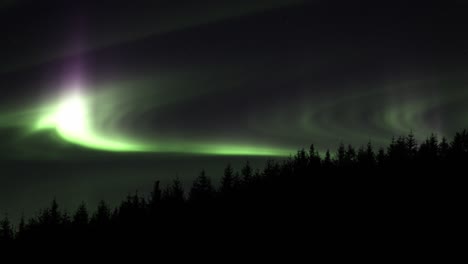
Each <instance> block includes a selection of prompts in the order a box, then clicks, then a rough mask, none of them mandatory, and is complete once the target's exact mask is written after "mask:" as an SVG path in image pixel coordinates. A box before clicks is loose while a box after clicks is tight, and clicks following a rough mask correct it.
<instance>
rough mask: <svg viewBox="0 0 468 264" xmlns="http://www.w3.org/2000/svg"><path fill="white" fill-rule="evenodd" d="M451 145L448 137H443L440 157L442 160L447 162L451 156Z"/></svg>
mask: <svg viewBox="0 0 468 264" xmlns="http://www.w3.org/2000/svg"><path fill="white" fill-rule="evenodd" d="M449 151H450V145H449V143H448V141H447V138H446V137H443V138H442V140H441V141H440V143H439V157H440V159H441V160H443V161H445V160H446V159H447V157H448V156H449Z"/></svg>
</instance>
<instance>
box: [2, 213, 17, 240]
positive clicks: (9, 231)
mask: <svg viewBox="0 0 468 264" xmlns="http://www.w3.org/2000/svg"><path fill="white" fill-rule="evenodd" d="M13 237H14V234H13V228H12V227H11V223H10V220H9V219H8V216H5V217H4V218H3V219H2V220H1V221H0V243H7V242H10V241H12V240H13Z"/></svg>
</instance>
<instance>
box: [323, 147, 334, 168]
mask: <svg viewBox="0 0 468 264" xmlns="http://www.w3.org/2000/svg"><path fill="white" fill-rule="evenodd" d="M332 166H333V161H332V158H331V154H330V150H329V149H327V152H326V153H325V158H324V159H323V167H324V168H328V169H329V168H331V167H332Z"/></svg>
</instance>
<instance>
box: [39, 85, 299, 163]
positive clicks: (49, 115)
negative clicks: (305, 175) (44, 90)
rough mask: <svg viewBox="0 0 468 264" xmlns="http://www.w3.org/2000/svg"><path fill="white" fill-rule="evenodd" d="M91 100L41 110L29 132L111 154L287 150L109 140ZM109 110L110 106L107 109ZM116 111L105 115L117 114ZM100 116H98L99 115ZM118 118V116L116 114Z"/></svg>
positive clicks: (75, 98)
mask: <svg viewBox="0 0 468 264" xmlns="http://www.w3.org/2000/svg"><path fill="white" fill-rule="evenodd" d="M91 105H92V100H91V99H90V98H89V97H86V96H83V95H82V94H80V93H76V92H75V93H73V94H70V95H67V96H66V97H64V98H62V99H61V100H60V101H59V102H58V103H56V104H54V105H52V106H50V107H47V108H44V109H47V110H45V111H43V112H44V113H42V114H41V115H40V117H39V118H38V120H37V121H36V123H35V124H34V126H33V128H32V129H31V131H32V132H33V133H34V132H39V131H42V130H50V129H52V130H55V131H56V132H57V133H58V135H59V136H60V137H61V138H62V139H63V140H65V141H67V142H70V143H73V144H76V145H80V146H82V147H86V148H90V149H95V150H102V151H115V152H169V153H185V154H189V153H191V154H208V155H247V156H287V155H289V154H290V153H293V152H292V151H290V150H285V149H279V148H265V147H261V146H258V147H252V146H242V145H229V144H214V143H200V142H182V141H181V142H169V141H168V140H161V142H159V143H158V142H156V141H150V142H141V141H137V140H134V139H130V138H128V137H113V136H109V135H107V134H106V133H104V132H102V131H98V130H97V129H96V128H95V127H94V126H93V124H95V123H96V120H94V117H98V116H99V114H98V113H92V112H91V111H90V106H91ZM111 108H112V107H111ZM117 111H118V109H107V111H106V112H108V113H111V112H114V113H117ZM101 114H102V113H101ZM117 115H118V113H117Z"/></svg>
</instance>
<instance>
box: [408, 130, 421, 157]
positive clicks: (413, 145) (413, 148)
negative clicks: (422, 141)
mask: <svg viewBox="0 0 468 264" xmlns="http://www.w3.org/2000/svg"><path fill="white" fill-rule="evenodd" d="M406 151H407V159H408V160H412V159H414V157H416V154H417V152H418V143H417V142H416V138H415V136H414V133H413V131H411V132H410V133H409V134H408V136H407V137H406Z"/></svg>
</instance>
